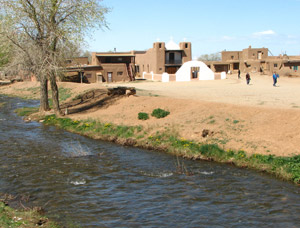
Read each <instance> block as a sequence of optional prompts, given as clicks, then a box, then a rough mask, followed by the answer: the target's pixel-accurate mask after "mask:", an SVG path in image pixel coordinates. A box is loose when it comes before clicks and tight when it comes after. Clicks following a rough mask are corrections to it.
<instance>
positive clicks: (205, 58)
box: [198, 52, 221, 61]
mask: <svg viewBox="0 0 300 228" xmlns="http://www.w3.org/2000/svg"><path fill="white" fill-rule="evenodd" d="M198 60H200V61H220V60H221V54H220V52H216V53H212V54H204V55H201V56H200V57H199V58H198Z"/></svg>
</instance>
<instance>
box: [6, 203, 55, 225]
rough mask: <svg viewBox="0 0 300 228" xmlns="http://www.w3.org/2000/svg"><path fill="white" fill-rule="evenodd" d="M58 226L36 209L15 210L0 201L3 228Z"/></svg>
mask: <svg viewBox="0 0 300 228" xmlns="http://www.w3.org/2000/svg"><path fill="white" fill-rule="evenodd" d="M38 226H40V227H45V228H58V227H59V226H58V225H57V224H55V223H54V222H51V221H49V219H47V218H46V217H43V216H42V215H41V214H40V213H39V212H38V211H37V210H36V209H30V210H29V209H28V210H15V209H12V208H10V207H9V206H7V205H6V204H5V203H4V202H0V227H3V228H8V227H10V228H17V227H22V228H32V227H38Z"/></svg>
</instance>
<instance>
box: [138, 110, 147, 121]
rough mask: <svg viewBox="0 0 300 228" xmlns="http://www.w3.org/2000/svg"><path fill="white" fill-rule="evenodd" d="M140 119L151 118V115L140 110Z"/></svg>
mask: <svg viewBox="0 0 300 228" xmlns="http://www.w3.org/2000/svg"><path fill="white" fill-rule="evenodd" d="M138 119H139V120H147V119H149V115H148V113H145V112H140V113H139V115H138Z"/></svg>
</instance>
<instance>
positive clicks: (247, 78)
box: [246, 73, 251, 85]
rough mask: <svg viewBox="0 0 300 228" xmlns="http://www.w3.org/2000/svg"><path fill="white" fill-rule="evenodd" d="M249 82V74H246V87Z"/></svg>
mask: <svg viewBox="0 0 300 228" xmlns="http://www.w3.org/2000/svg"><path fill="white" fill-rule="evenodd" d="M250 80H251V78H250V74H249V73H247V74H246V81H247V85H249V83H250Z"/></svg>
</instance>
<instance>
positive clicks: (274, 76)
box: [273, 71, 279, 86]
mask: <svg viewBox="0 0 300 228" xmlns="http://www.w3.org/2000/svg"><path fill="white" fill-rule="evenodd" d="M277 78H279V74H276V71H274V74H273V86H276V84H277Z"/></svg>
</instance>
